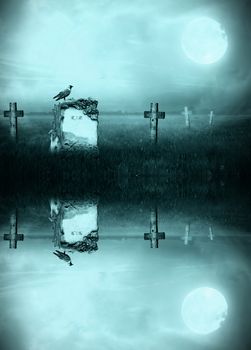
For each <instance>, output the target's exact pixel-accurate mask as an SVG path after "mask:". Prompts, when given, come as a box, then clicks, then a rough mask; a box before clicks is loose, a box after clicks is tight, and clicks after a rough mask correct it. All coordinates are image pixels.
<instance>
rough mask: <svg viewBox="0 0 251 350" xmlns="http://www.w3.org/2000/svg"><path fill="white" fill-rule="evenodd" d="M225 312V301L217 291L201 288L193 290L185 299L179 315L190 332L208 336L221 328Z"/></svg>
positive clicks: (226, 307) (226, 309) (226, 306)
mask: <svg viewBox="0 0 251 350" xmlns="http://www.w3.org/2000/svg"><path fill="white" fill-rule="evenodd" d="M227 311H228V305H227V302H226V299H225V298H224V296H223V295H222V294H221V293H220V292H219V291H217V290H216V289H213V288H209V287H202V288H198V289H195V290H193V291H192V292H190V293H189V294H188V295H187V296H186V297H185V299H184V301H183V304H182V309H181V314H182V318H183V321H184V323H185V325H186V326H187V327H188V328H189V329H190V330H191V331H192V332H194V333H197V334H209V333H212V332H214V331H216V330H217V329H219V328H220V327H221V324H222V322H223V321H224V320H225V319H226V316H227Z"/></svg>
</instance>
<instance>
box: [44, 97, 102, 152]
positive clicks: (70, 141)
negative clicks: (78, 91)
mask: <svg viewBox="0 0 251 350" xmlns="http://www.w3.org/2000/svg"><path fill="white" fill-rule="evenodd" d="M97 106H98V101H96V100H93V99H91V98H88V99H78V100H69V101H66V102H62V103H58V104H56V105H55V106H54V109H53V113H54V120H53V123H52V129H51V130H50V132H49V134H50V151H51V152H57V151H59V150H71V151H73V150H74V151H75V150H80V149H89V150H97V148H98V115H99V111H98V109H97Z"/></svg>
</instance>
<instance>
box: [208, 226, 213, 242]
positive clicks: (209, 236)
mask: <svg viewBox="0 0 251 350" xmlns="http://www.w3.org/2000/svg"><path fill="white" fill-rule="evenodd" d="M208 238H209V239H210V241H213V239H214V233H213V229H212V226H209V229H208Z"/></svg>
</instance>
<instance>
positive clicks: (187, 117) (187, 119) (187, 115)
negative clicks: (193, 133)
mask: <svg viewBox="0 0 251 350" xmlns="http://www.w3.org/2000/svg"><path fill="white" fill-rule="evenodd" d="M182 114H183V115H184V116H185V123H186V127H187V128H190V126H191V118H190V117H191V115H192V112H191V111H189V109H188V107H187V106H185V107H184V110H183V112H182Z"/></svg>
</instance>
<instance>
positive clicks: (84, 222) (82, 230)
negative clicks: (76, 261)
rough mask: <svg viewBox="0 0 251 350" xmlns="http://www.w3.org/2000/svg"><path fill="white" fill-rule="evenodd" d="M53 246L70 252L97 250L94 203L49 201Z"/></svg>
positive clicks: (96, 222) (97, 237)
mask: <svg viewBox="0 0 251 350" xmlns="http://www.w3.org/2000/svg"><path fill="white" fill-rule="evenodd" d="M50 207H51V215H50V220H51V222H52V228H53V232H54V239H53V240H54V245H55V246H56V247H59V248H62V249H64V250H69V251H71V252H73V251H78V252H88V253H91V252H93V251H96V250H98V245H97V242H98V240H99V235H98V206H97V204H96V203H89V202H85V203H83V202H81V203H77V202H75V201H72V202H71V201H67V202H62V201H60V200H51V202H50Z"/></svg>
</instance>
